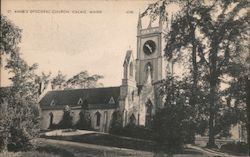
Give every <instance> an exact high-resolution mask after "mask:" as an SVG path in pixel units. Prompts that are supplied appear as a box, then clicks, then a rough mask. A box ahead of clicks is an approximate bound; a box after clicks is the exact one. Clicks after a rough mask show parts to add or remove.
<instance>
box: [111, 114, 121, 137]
mask: <svg viewBox="0 0 250 157" xmlns="http://www.w3.org/2000/svg"><path fill="white" fill-rule="evenodd" d="M121 129H122V116H121V113H120V112H119V111H115V112H114V113H113V114H112V119H111V122H110V129H109V132H110V133H111V134H119V133H118V132H120V130H121Z"/></svg>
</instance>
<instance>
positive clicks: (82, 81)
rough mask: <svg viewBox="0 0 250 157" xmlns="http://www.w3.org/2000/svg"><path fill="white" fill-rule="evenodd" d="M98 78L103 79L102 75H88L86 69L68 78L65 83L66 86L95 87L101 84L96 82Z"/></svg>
mask: <svg viewBox="0 0 250 157" xmlns="http://www.w3.org/2000/svg"><path fill="white" fill-rule="evenodd" d="M100 79H103V76H101V75H97V74H94V75H89V73H88V72H87V71H82V72H80V73H79V74H77V75H75V76H73V77H71V78H70V79H68V80H67V82H66V84H67V88H95V87H99V86H102V84H100V83H98V81H99V80H100Z"/></svg>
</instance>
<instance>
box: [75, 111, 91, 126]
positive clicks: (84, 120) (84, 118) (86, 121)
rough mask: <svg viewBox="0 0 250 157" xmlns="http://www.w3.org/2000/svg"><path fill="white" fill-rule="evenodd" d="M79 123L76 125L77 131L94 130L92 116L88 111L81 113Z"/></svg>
mask: <svg viewBox="0 0 250 157" xmlns="http://www.w3.org/2000/svg"><path fill="white" fill-rule="evenodd" d="M79 116H80V118H79V121H78V122H77V123H76V125H75V128H76V129H82V130H93V128H92V126H91V118H90V114H89V113H88V112H87V111H81V112H80V113H79Z"/></svg>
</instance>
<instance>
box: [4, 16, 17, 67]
mask: <svg viewBox="0 0 250 157" xmlns="http://www.w3.org/2000/svg"><path fill="white" fill-rule="evenodd" d="M0 18H1V36H0V41H1V42H0V57H1V56H2V55H10V56H12V55H14V54H15V53H17V51H18V49H19V48H18V44H19V43H20V41H21V29H20V28H18V27H17V26H16V25H14V24H13V23H12V22H11V21H9V20H8V19H7V18H6V17H5V16H3V15H1V17H0ZM0 65H2V58H0Z"/></svg>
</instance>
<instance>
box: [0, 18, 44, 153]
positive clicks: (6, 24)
mask: <svg viewBox="0 0 250 157" xmlns="http://www.w3.org/2000/svg"><path fill="white" fill-rule="evenodd" d="M1 33H2V35H3V36H1V38H3V41H4V42H1V55H6V56H7V55H9V56H7V57H6V58H7V64H6V66H5V68H6V69H7V70H8V71H9V72H10V73H11V74H12V77H11V78H10V80H11V81H12V86H11V87H10V88H9V91H7V92H8V94H5V95H1V100H2V101H1V106H0V107H1V108H0V112H1V117H0V118H1V119H0V121H1V123H0V132H1V134H0V140H1V151H6V150H7V148H8V149H10V150H16V151H17V150H27V149H29V147H30V146H31V144H30V140H31V139H32V138H34V137H36V136H37V135H38V131H39V117H40V109H39V105H38V103H37V99H38V93H39V92H38V90H37V89H38V87H39V85H38V84H36V82H35V78H36V75H35V70H36V68H37V65H36V64H33V65H31V66H30V65H28V64H27V63H26V62H25V61H24V60H23V59H22V58H21V56H20V53H19V48H18V45H17V44H18V43H19V42H20V40H21V30H20V29H19V28H18V27H17V26H15V25H14V24H12V23H11V22H10V21H8V20H7V19H6V17H3V16H2V15H1Z"/></svg>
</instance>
